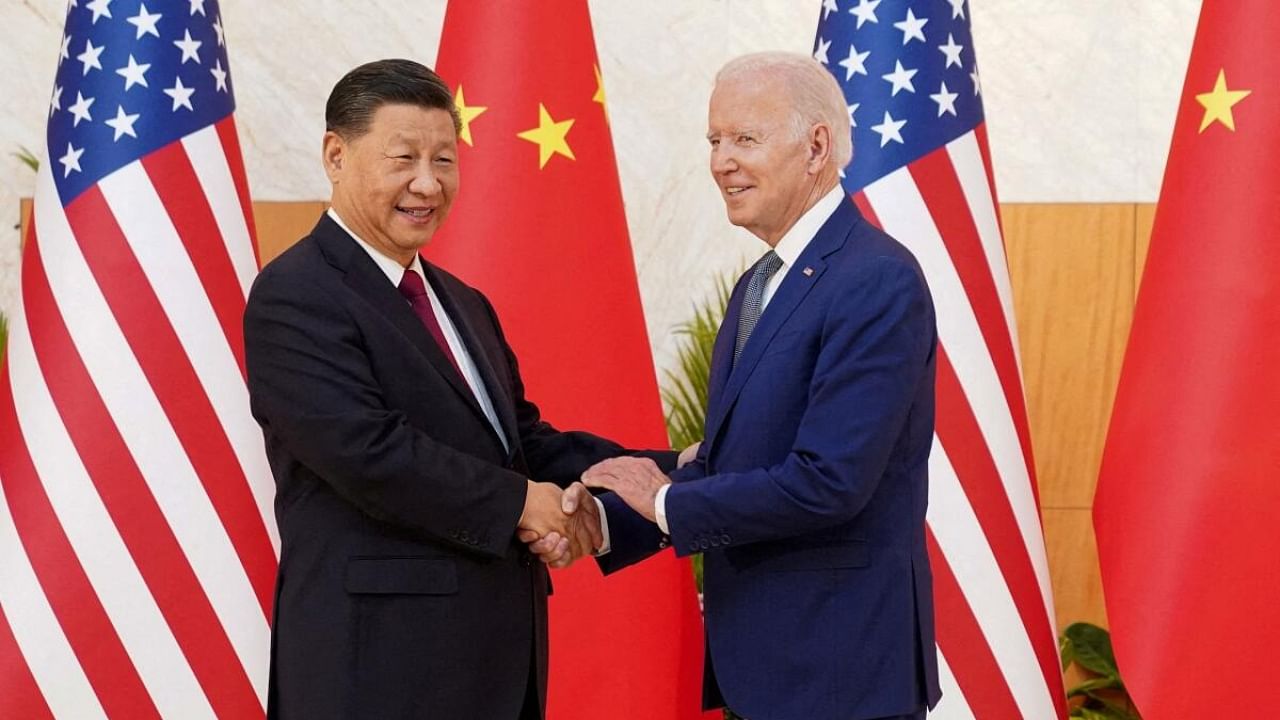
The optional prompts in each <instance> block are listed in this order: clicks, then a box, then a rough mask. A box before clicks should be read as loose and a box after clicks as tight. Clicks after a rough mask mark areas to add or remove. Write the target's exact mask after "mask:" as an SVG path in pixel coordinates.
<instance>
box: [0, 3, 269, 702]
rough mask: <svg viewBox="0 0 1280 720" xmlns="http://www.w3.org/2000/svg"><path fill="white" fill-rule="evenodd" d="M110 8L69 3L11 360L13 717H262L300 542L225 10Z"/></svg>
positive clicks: (3, 423)
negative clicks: (283, 539) (270, 385)
mask: <svg viewBox="0 0 1280 720" xmlns="http://www.w3.org/2000/svg"><path fill="white" fill-rule="evenodd" d="M107 5H108V4H107V3H106V2H90V3H81V4H78V5H77V4H74V3H73V4H72V5H71V6H69V7H68V9H67V16H66V24H65V27H64V33H63V41H62V51H61V53H60V59H59V61H58V69H57V75H56V79H55V80H54V83H53V85H54V87H53V92H52V98H51V102H50V107H49V113H48V116H49V119H48V130H47V147H48V151H47V154H46V156H45V161H44V162H42V163H41V164H40V168H39V172H38V175H37V179H36V190H35V203H34V210H33V213H32V218H31V224H30V226H29V229H28V233H27V237H26V244H25V246H24V248H23V254H22V292H21V296H20V300H19V304H18V307H17V309H16V312H15V313H14V317H13V318H12V325H11V327H10V335H9V348H8V353H7V359H6V360H5V365H4V368H3V370H2V371H0V717H3V718H40V717H49V716H53V717H63V718H98V717H112V718H152V717H172V718H214V717H227V718H254V717H262V716H263V715H264V714H265V707H266V699H267V675H268V661H269V656H270V626H269V623H270V618H271V602H272V592H273V587H274V582H275V574H276V553H277V548H278V547H279V539H278V535H277V532H276V527H275V518H274V515H273V512H272V496H273V485H272V482H271V475H270V470H269V468H268V466H267V460H266V455H265V452H264V450H263V446H262V434H261V431H260V430H259V429H258V426H257V423H256V422H254V420H253V418H252V416H251V415H250V413H249V395H248V391H247V389H246V387H245V377H244V340H243V336H242V332H241V316H242V314H243V312H244V307H245V296H246V294H247V292H248V289H249V285H250V283H251V282H252V281H253V277H254V274H255V273H256V272H257V259H256V257H255V255H254V248H255V244H254V242H253V221H252V215H251V207H250V205H249V197H248V186H247V184H246V182H245V174H244V166H243V163H242V161H241V156H240V146H239V142H238V140H237V138H236V125H235V120H234V117H233V114H232V112H233V109H234V107H235V101H234V98H233V94H232V89H233V86H232V82H231V78H230V75H229V65H228V61H227V53H226V47H225V44H224V41H225V38H224V35H223V28H222V18H221V15H220V12H219V3H218V2H217V1H216V0H205V2H204V3H187V2H180V1H178V0H159V1H156V2H147V3H145V4H144V5H142V6H141V7H139V6H138V4H134V5H133V6H132V7H131V8H129V9H127V10H125V9H123V8H119V7H116V8H108V7H107ZM117 5H120V3H118V4H117ZM112 10H115V12H114V14H113V13H112ZM134 11H137V12H136V14H131V13H134ZM122 78H123V80H122Z"/></svg>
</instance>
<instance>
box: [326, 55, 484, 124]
mask: <svg viewBox="0 0 1280 720" xmlns="http://www.w3.org/2000/svg"><path fill="white" fill-rule="evenodd" d="M383 105H416V106H418V107H422V108H437V109H440V110H444V111H446V112H448V113H449V115H450V116H452V117H453V127H454V129H455V130H459V131H461V129H462V119H461V118H460V117H459V116H458V108H457V107H455V106H454V104H453V93H452V92H450V90H449V86H448V85H446V84H445V82H444V80H441V79H440V76H439V75H437V74H435V72H433V71H432V70H431V68H429V67H427V66H426V65H423V64H422V63H416V62H414V61H412V60H402V59H390V60H377V61H374V62H371V63H365V64H364V65H361V66H359V67H357V68H356V69H354V70H352V71H351V72H349V73H347V74H346V75H344V76H343V77H342V79H341V80H339V81H338V84H336V85H334V86H333V91H332V92H330V93H329V101H328V102H326V103H325V106H324V125H325V130H330V131H333V132H335V133H337V134H339V135H341V136H342V137H344V138H356V137H360V136H361V135H363V134H365V132H367V131H368V130H369V123H370V122H371V121H372V120H373V115H374V113H376V112H377V111H378V108H380V107H382V106H383Z"/></svg>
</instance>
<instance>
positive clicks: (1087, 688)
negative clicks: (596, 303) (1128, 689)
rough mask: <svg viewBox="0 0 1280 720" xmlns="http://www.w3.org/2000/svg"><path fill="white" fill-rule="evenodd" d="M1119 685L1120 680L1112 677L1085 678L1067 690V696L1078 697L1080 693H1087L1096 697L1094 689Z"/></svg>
mask: <svg viewBox="0 0 1280 720" xmlns="http://www.w3.org/2000/svg"><path fill="white" fill-rule="evenodd" d="M1119 687H1121V686H1120V681H1119V680H1117V679H1115V678H1113V677H1099V678H1093V679H1092V680H1085V681H1084V682H1082V683H1080V684H1079V685H1077V686H1075V687H1073V688H1071V689H1070V690H1068V691H1067V697H1069V698H1071V697H1078V696H1080V695H1087V696H1089V697H1091V698H1097V696H1095V695H1094V694H1093V691H1094V690H1115V689H1117V688H1119ZM1097 699H1100V698H1097Z"/></svg>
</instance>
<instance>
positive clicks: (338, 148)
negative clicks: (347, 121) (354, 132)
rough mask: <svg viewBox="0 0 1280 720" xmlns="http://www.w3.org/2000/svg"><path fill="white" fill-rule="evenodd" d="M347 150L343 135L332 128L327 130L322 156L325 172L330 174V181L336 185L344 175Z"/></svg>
mask: <svg viewBox="0 0 1280 720" xmlns="http://www.w3.org/2000/svg"><path fill="white" fill-rule="evenodd" d="M347 150H348V148H347V142H346V141H345V140H343V139H342V136H341V135H339V134H338V133H336V132H334V131H332V130H329V131H327V132H325V134H324V141H323V145H322V146H321V152H320V157H321V159H322V160H323V162H324V174H325V175H328V176H329V182H330V183H332V184H334V185H337V184H338V179H339V178H340V177H341V176H342V165H343V163H344V161H345V160H346V155H347Z"/></svg>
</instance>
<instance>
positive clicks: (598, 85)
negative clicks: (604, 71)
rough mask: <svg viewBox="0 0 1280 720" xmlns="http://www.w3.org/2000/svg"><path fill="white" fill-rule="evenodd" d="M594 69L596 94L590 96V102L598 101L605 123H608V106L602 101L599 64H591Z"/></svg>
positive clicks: (602, 89)
mask: <svg viewBox="0 0 1280 720" xmlns="http://www.w3.org/2000/svg"><path fill="white" fill-rule="evenodd" d="M592 67H593V68H595V71H596V94H595V95H592V96H591V101H592V102H598V103H600V107H601V108H603V109H604V121H605V124H608V123H609V106H608V105H606V104H605V101H604V77H603V76H602V75H600V66H599V65H593V66H592Z"/></svg>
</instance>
